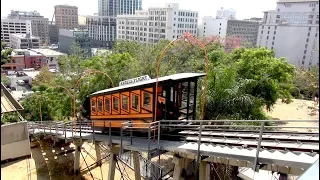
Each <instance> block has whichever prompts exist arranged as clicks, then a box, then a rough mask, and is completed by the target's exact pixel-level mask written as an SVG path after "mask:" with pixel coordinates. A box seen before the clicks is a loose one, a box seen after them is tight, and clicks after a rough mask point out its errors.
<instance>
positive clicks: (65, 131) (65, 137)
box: [62, 123, 67, 140]
mask: <svg viewBox="0 0 320 180" xmlns="http://www.w3.org/2000/svg"><path fill="white" fill-rule="evenodd" d="M63 126H64V129H63V130H62V131H63V132H64V139H65V140H67V129H66V123H64V124H63Z"/></svg>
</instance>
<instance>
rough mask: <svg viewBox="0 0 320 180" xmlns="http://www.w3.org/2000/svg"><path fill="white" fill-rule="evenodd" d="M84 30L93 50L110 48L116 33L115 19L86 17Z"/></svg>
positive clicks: (109, 17)
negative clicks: (85, 29)
mask: <svg viewBox="0 0 320 180" xmlns="http://www.w3.org/2000/svg"><path fill="white" fill-rule="evenodd" d="M86 28H87V30H88V33H89V37H90V38H91V43H92V47H93V48H106V49H111V48H112V46H113V44H114V41H115V40H116V33H117V26H116V18H115V17H111V16H87V17H86Z"/></svg>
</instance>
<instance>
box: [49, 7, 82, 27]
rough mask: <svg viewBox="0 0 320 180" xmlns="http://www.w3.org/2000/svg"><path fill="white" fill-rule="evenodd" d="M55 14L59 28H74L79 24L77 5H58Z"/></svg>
mask: <svg viewBox="0 0 320 180" xmlns="http://www.w3.org/2000/svg"><path fill="white" fill-rule="evenodd" d="M54 16H55V21H56V26H57V28H58V29H74V28H78V26H79V24H78V7H77V6H68V5H56V6H54Z"/></svg>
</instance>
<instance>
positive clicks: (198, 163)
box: [196, 119, 203, 179]
mask: <svg viewBox="0 0 320 180" xmlns="http://www.w3.org/2000/svg"><path fill="white" fill-rule="evenodd" d="M202 126H203V119H202V120H201V121H200V129H199V139H198V152H197V165H196V179H199V168H200V163H201V153H200V146H201V136H202Z"/></svg>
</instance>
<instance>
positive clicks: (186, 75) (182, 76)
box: [91, 73, 206, 96]
mask: <svg viewBox="0 0 320 180" xmlns="http://www.w3.org/2000/svg"><path fill="white" fill-rule="evenodd" d="M205 75H206V74H205V73H179V74H173V75H169V76H164V77H159V78H158V82H161V81H167V80H182V79H187V78H194V77H202V76H205ZM152 83H156V79H150V80H146V81H142V82H138V83H134V84H127V85H122V86H118V87H114V88H109V89H105V90H101V91H98V92H95V93H93V94H91V96H92V95H97V94H102V93H107V92H112V91H117V90H121V89H127V88H132V87H138V86H142V85H146V84H152Z"/></svg>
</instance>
